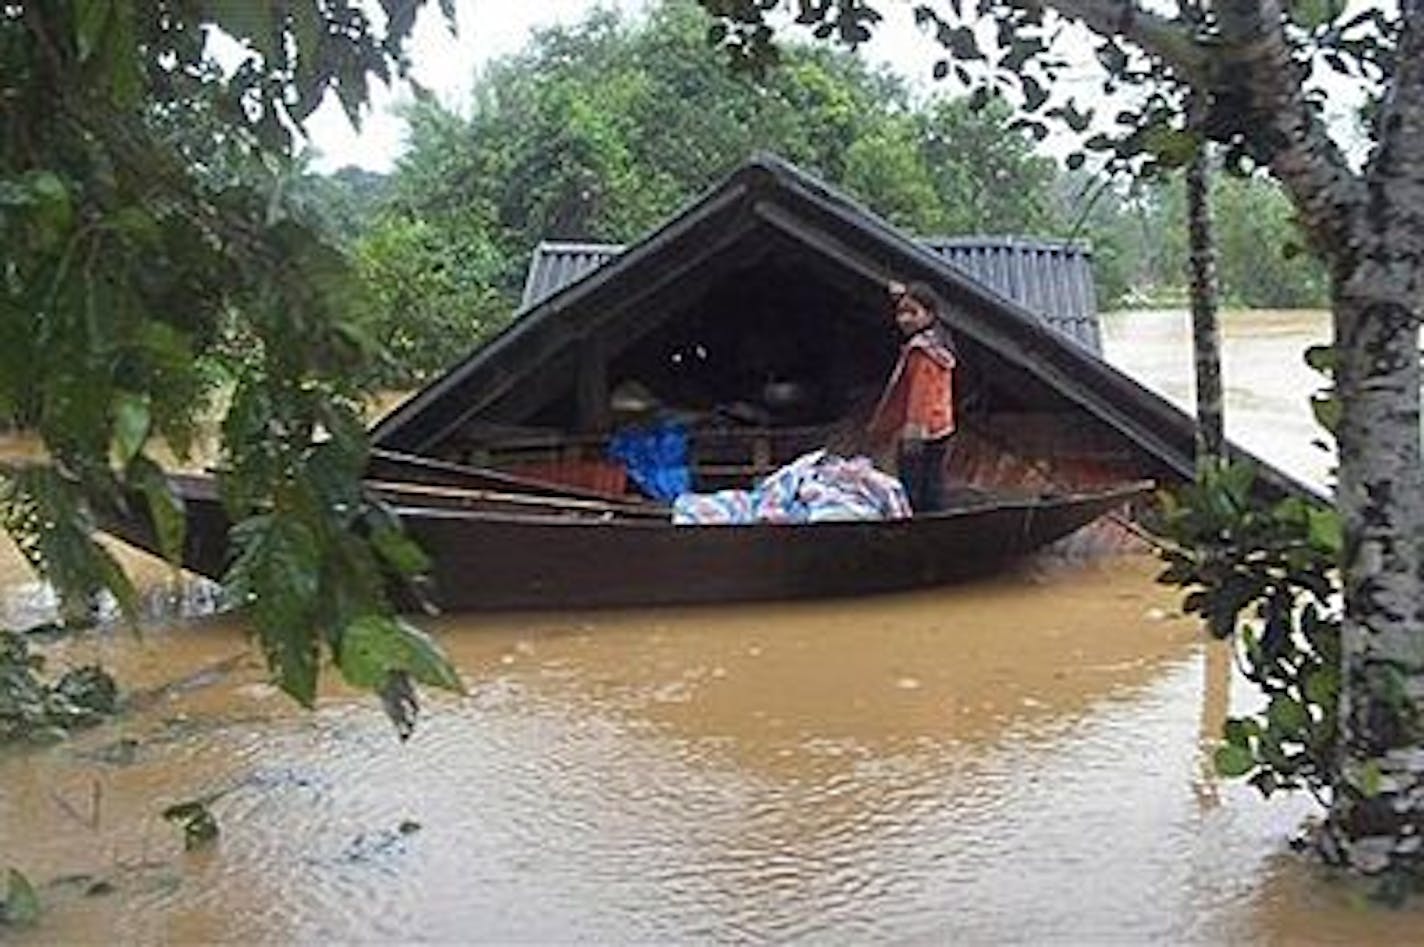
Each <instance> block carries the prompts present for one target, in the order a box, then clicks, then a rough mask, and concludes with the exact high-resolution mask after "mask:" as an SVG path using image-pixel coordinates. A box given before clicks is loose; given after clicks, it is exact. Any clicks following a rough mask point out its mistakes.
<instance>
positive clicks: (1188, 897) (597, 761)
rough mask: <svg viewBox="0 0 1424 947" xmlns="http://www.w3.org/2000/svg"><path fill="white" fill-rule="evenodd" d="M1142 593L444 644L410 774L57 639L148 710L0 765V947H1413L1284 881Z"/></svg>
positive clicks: (616, 617) (364, 740) (495, 622)
mask: <svg viewBox="0 0 1424 947" xmlns="http://www.w3.org/2000/svg"><path fill="white" fill-rule="evenodd" d="M1146 324H1147V323H1144V325H1146ZM1229 325H1230V324H1228V326H1229ZM1228 331H1230V330H1229V328H1228ZM1113 344H1114V345H1118V344H1119V342H1118V341H1115V342H1114V343H1113ZM1153 344H1154V343H1151V342H1150V341H1148V342H1145V343H1142V344H1141V345H1140V346H1139V348H1140V349H1141V350H1145V351H1151V350H1152V348H1153ZM1119 351H1122V349H1121V348H1119ZM1273 410H1277V411H1281V412H1286V411H1288V410H1290V409H1288V408H1286V407H1285V406H1283V405H1280V406H1277V407H1276V408H1275V409H1273ZM1268 413H1269V412H1268ZM628 566H629V568H636V567H637V564H636V563H629V564H628ZM144 568H146V569H148V570H149V572H148V573H147V574H148V580H149V581H150V582H153V583H158V584H160V585H161V584H162V583H163V582H166V581H170V579H169V577H168V574H167V572H166V570H164V568H163V567H162V566H158V565H155V564H152V562H151V560H150V561H148V564H147V565H145V566H144ZM17 570H18V563H17V561H16V560H14V559H8V560H7V559H3V558H0V589H4V590H6V592H4V593H0V594H9V592H10V591H12V590H14V589H16V588H25V587H27V586H26V579H25V577H24V576H23V575H22V574H20V573H19V572H18V571H17ZM1155 571H1156V567H1155V564H1154V563H1153V562H1151V561H1150V560H1147V559H1145V558H1127V559H1121V560H1116V561H1112V562H1109V563H1104V564H1100V565H1096V566H1088V567H1084V566H1081V565H1080V566H1071V565H1067V564H1058V565H1056V566H1053V567H1049V566H1047V565H1044V564H1040V565H1038V566H1036V567H1034V568H1032V569H1026V570H1024V571H1022V572H1020V573H1018V574H1014V575H1008V576H1004V577H1002V578H999V579H997V580H995V581H992V582H985V583H981V584H978V585H973V586H965V587H958V588H953V589H946V590H940V591H935V592H927V593H918V594H913V595H897V596H887V597H881V598H874V599H865V600H860V601H857V602H837V603H812V604H796V605H772V606H759V607H734V608H708V609H683V610H671V609H665V610H641V611H627V612H601V613H587V614H579V613H559V614H545V615H519V616H508V615H505V616H481V617H476V618H468V617H462V618H448V619H444V620H441V621H438V622H435V623H433V624H432V630H433V631H434V632H435V633H436V634H437V635H438V637H439V638H440V640H441V642H442V643H443V644H444V646H445V647H446V648H447V649H448V650H449V651H450V653H451V654H452V656H453V658H454V660H455V662H456V663H457V664H458V666H459V667H460V670H461V673H462V675H463V676H464V679H465V681H466V683H467V684H468V687H469V694H468V696H465V697H453V696H445V695H440V696H432V697H431V698H430V702H429V707H428V712H427V714H426V716H425V718H424V720H423V722H422V724H421V726H420V728H419V730H418V731H417V733H416V735H415V736H414V738H413V739H411V740H410V741H409V742H408V743H405V744H402V743H399V742H398V741H397V740H396V739H395V738H394V736H393V735H392V732H391V729H390V726H389V724H388V723H387V722H386V721H385V719H384V717H383V716H382V714H381V712H380V710H379V708H377V707H376V706H375V704H374V703H373V701H372V700H371V699H370V698H368V697H364V696H361V695H355V694H351V693H348V692H346V691H344V690H341V689H340V688H339V687H336V686H334V685H329V686H328V689H327V690H326V691H325V692H324V693H323V696H322V699H321V701H320V702H319V705H318V707H317V709H316V710H315V712H304V711H301V710H298V709H296V708H294V707H293V706H292V705H291V703H290V702H289V701H288V700H286V699H285V698H283V697H282V696H280V695H279V694H277V693H276V692H275V691H274V690H273V689H272V688H271V687H270V686H269V685H268V684H266V683H265V675H264V672H263V670H262V668H261V667H260V664H259V663H258V661H257V659H256V658H254V656H253V652H252V651H251V649H250V648H249V646H248V642H247V640H246V636H245V633H244V630H243V628H242V627H241V626H240V625H239V624H237V623H236V622H233V621H230V620H226V619H221V618H206V619H192V620H183V621H166V622H162V623H160V624H158V625H155V626H154V627H152V628H150V629H148V630H147V631H146V632H145V634H144V636H143V637H142V638H135V637H134V636H132V635H131V634H129V633H128V632H126V631H123V630H118V629H110V630H107V631H104V632H101V633H97V634H93V635H90V636H86V637H84V638H81V639H76V640H71V641H67V642H62V643H59V644H56V645H53V646H51V647H50V648H49V649H48V652H49V657H50V660H51V664H52V666H53V667H54V668H55V669H58V668H62V667H65V666H67V665H71V664H75V663H82V662H86V661H92V660H95V659H100V660H102V661H103V662H104V663H105V664H106V665H107V666H109V667H110V668H111V669H112V670H113V671H114V672H115V673H116V674H117V676H118V677H119V678H120V680H121V681H123V682H124V684H125V685H126V687H127V688H128V689H129V690H130V691H131V692H134V693H137V694H138V695H139V697H138V698H137V699H136V701H135V708H134V709H133V710H132V711H131V712H130V713H128V714H126V715H124V716H123V717H121V718H120V719H118V720H117V721H115V722H114V723H112V724H109V725H106V726H104V727H102V728H99V729H97V730H94V731H91V732H88V733H84V734H81V735H80V736H78V737H76V738H75V739H73V740H71V741H69V742H68V743H66V744H63V745H61V746H57V747H52V748H45V749H39V750H34V751H28V752H11V753H8V754H4V755H0V867H3V866H4V865H15V866H17V867H20V868H22V869H23V870H24V871H25V872H26V873H27V874H28V875H29V876H30V877H31V878H32V879H35V880H36V881H37V882H39V883H40V884H41V895H42V897H43V899H44V901H45V906H46V913H45V915H44V919H43V922H42V924H41V925H40V926H39V927H38V928H36V929H34V930H32V931H30V932H27V933H25V934H23V935H22V936H20V937H19V940H20V942H22V943H27V942H36V943H39V942H56V941H63V942H104V943H109V942H115V941H117V942H154V941H174V942H195V941H243V942H283V943H286V942H305V943H312V942H320V943H331V942H349V941H387V942H388V941H485V942H538V943H549V942H569V941H595V942H688V941H718V942H721V941H732V942H744V941H758V942H760V941H803V942H804V941H811V942H827V941H829V942H837V943H844V942H855V943H863V942H886V941H889V942H896V943H941V942H946V941H954V942H973V943H980V942H995V943H997V942H1001V941H1009V942H1028V943H1040V942H1054V943H1102V942H1130V943H1147V942H1163V941H1165V942H1169V943H1177V942H1208V943H1234V942H1253V943H1254V942H1266V943H1340V944H1346V943H1350V944H1353V943H1402V942H1409V941H1415V940H1418V939H1420V932H1421V931H1424V924H1421V922H1424V915H1421V913H1420V912H1418V911H1411V912H1403V913H1399V912H1388V911H1381V910H1378V909H1373V908H1370V907H1368V906H1365V905H1364V902H1363V901H1362V900H1361V899H1360V898H1359V896H1358V895H1357V894H1356V893H1355V892H1354V890H1353V889H1351V888H1349V887H1347V886H1342V885H1339V884H1332V883H1329V882H1328V881H1326V880H1325V879H1324V878H1323V877H1322V876H1321V875H1320V874H1319V873H1318V869H1316V868H1313V867H1312V866H1310V865H1309V864H1307V863H1305V862H1304V861H1302V860H1300V859H1299V858H1297V857H1296V856H1294V855H1292V854H1290V853H1289V852H1288V850H1287V847H1286V844H1285V840H1286V839H1287V837H1288V836H1289V835H1290V834H1291V833H1292V832H1293V831H1294V830H1295V829H1296V828H1297V827H1298V826H1299V825H1300V824H1301V821H1302V819H1304V818H1305V817H1306V816H1308V815H1309V814H1310V813H1311V806H1310V804H1309V803H1308V802H1306V801H1303V800H1299V799H1276V800H1272V801H1270V802H1265V801H1262V800H1260V799H1259V798H1257V797H1256V796H1255V795H1254V794H1253V793H1252V792H1250V791H1249V790H1246V789H1244V788H1242V787H1240V786H1236V785H1233V784H1227V785H1223V784H1219V783H1218V782H1217V781H1216V779H1215V778H1214V777H1212V776H1211V775H1210V772H1209V768H1208V767H1207V765H1206V763H1205V759H1206V755H1207V754H1208V753H1209V752H1210V749H1211V746H1212V738H1213V737H1214V735H1215V734H1216V733H1217V732H1219V728H1220V721H1221V718H1222V717H1223V715H1224V714H1225V713H1226V712H1227V709H1228V706H1235V707H1237V708H1238V709H1239V708H1241V707H1244V706H1247V704H1248V703H1249V701H1250V700H1251V695H1250V692H1249V690H1247V689H1245V688H1243V687H1242V686H1241V685H1240V684H1239V683H1235V684H1234V683H1233V682H1232V681H1231V678H1230V673H1229V661H1228V656H1227V654H1226V652H1225V651H1223V650H1221V648H1220V647H1219V646H1216V645H1207V644H1205V643H1203V641H1202V639H1201V636H1200V633H1199V631H1198V629H1197V628H1196V626H1195V624H1194V623H1193V622H1191V621H1189V620H1186V619H1184V618H1182V617H1180V616H1179V615H1178V614H1177V612H1176V603H1175V599H1174V597H1173V595H1172V594H1171V592H1170V591H1169V590H1166V589H1163V588H1162V587H1159V586H1157V585H1156V584H1154V583H1153V582H1152V577H1153V575H1154V574H1155ZM180 588H181V586H180ZM3 600H4V599H0V601H3ZM9 607H10V609H11V612H12V613H19V614H21V615H24V616H29V615H37V614H40V613H41V611H42V609H43V602H42V601H38V600H28V601H27V600H15V601H12V602H11V605H10V606H9ZM204 795H207V796H210V797H212V798H213V801H212V803H211V806H212V809H213V811H214V812H215V814H216V815H217V817H218V819H219V821H220V824H221V827H222V834H221V837H220V839H219V840H218V842H217V844H216V845H215V846H214V847H212V848H211V849H210V850H208V851H203V852H197V853H188V854H185V853H184V852H183V850H182V846H181V844H180V840H179V838H178V835H177V833H176V831H175V830H174V829H173V828H172V827H171V826H169V825H167V824H165V823H164V822H163V821H162V820H161V819H160V818H159V815H158V813H159V812H160V811H161V809H162V808H163V807H164V806H166V805H168V804H171V803H173V802H176V801H179V800H183V799H188V798H192V797H196V796H204ZM100 880H102V881H103V882H105V883H107V885H109V886H111V888H106V887H104V886H103V885H101V886H100V887H99V888H98V890H97V892H96V893H94V894H90V893H87V892H89V891H91V890H93V889H94V886H95V883H96V882H97V881H100Z"/></svg>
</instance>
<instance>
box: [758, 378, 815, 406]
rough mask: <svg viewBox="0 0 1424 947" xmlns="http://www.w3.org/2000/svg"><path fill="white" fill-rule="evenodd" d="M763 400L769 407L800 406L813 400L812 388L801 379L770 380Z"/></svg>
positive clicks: (762, 395) (762, 397)
mask: <svg viewBox="0 0 1424 947" xmlns="http://www.w3.org/2000/svg"><path fill="white" fill-rule="evenodd" d="M761 400H762V402H763V403H764V404H765V405H766V406H767V407H768V408H799V407H801V406H802V405H804V404H806V403H807V402H808V401H810V400H811V389H810V387H809V386H808V385H805V384H803V383H801V382H799V381H769V382H767V383H766V384H765V385H763V386H762V389H761Z"/></svg>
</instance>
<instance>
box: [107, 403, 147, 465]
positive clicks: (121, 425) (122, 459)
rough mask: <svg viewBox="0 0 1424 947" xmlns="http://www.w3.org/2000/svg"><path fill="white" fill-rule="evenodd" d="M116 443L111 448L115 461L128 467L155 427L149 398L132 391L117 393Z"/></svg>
mask: <svg viewBox="0 0 1424 947" xmlns="http://www.w3.org/2000/svg"><path fill="white" fill-rule="evenodd" d="M113 413H114V441H113V445H112V448H111V451H112V453H113V457H114V461H115V463H117V464H118V465H119V466H121V467H122V466H126V465H127V464H128V463H129V461H131V460H133V459H134V458H135V457H137V456H138V453H139V451H141V450H143V445H144V442H146V441H147V440H148V432H149V430H150V429H151V428H152V425H153V416H152V414H151V413H150V411H149V397H148V395H147V394H138V393H136V392H132V391H122V390H120V391H117V392H115V393H114V399H113Z"/></svg>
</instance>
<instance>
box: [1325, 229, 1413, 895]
mask: <svg viewBox="0 0 1424 947" xmlns="http://www.w3.org/2000/svg"><path fill="white" fill-rule="evenodd" d="M1376 213H1377V215H1378V216H1377V218H1376V220H1375V221H1371V222H1370V223H1369V224H1367V226H1371V227H1372V228H1378V229H1377V232H1376V233H1375V234H1374V235H1373V237H1374V238H1375V239H1374V240H1373V241H1371V242H1368V243H1363V245H1362V246H1361V247H1360V249H1361V252H1360V254H1359V255H1358V256H1357V257H1356V259H1357V260H1358V261H1359V263H1358V264H1357V265H1356V266H1355V268H1354V272H1353V273H1352V274H1350V276H1349V277H1348V278H1346V279H1343V280H1340V281H1338V282H1337V283H1336V286H1337V290H1336V292H1335V299H1334V311H1335V340H1336V341H1335V347H1336V352H1337V358H1338V367H1337V377H1336V389H1337V395H1338V397H1339V399H1340V403H1341V406H1342V414H1341V420H1340V429H1339V431H1338V432H1337V435H1338V442H1339V448H1340V468H1339V486H1338V488H1337V491H1338V493H1337V498H1336V502H1337V507H1338V509H1339V511H1340V514H1341V518H1342V522H1343V526H1344V536H1345V558H1344V562H1343V563H1342V566H1343V570H1344V580H1345V603H1346V607H1345V623H1344V628H1343V633H1342V634H1343V639H1342V642H1341V644H1342V652H1343V654H1342V666H1341V708H1340V709H1341V713H1340V721H1341V733H1340V739H1341V746H1340V753H1341V757H1340V763H1341V774H1342V777H1343V779H1342V780H1341V784H1340V785H1339V786H1337V787H1336V791H1335V796H1334V800H1333V804H1332V806H1331V811H1330V814H1329V818H1328V821H1327V825H1326V832H1325V833H1324V838H1325V841H1326V848H1327V853H1328V854H1332V855H1334V856H1335V857H1337V858H1339V859H1340V860H1341V861H1342V862H1344V863H1346V864H1349V865H1350V866H1352V867H1354V868H1356V869H1358V870H1360V871H1362V872H1365V873H1367V874H1376V873H1380V872H1385V871H1405V872H1413V873H1416V875H1417V873H1419V872H1421V871H1424V851H1421V848H1424V739H1421V737H1422V736H1424V729H1421V722H1424V715H1421V711H1424V574H1421V568H1424V557H1421V548H1420V547H1421V545H1424V473H1421V467H1420V462H1421V457H1420V453H1421V452H1420V407H1419V397H1420V363H1419V324H1420V323H1419V319H1420V315H1421V308H1424V299H1421V296H1422V295H1424V292H1421V291H1424V285H1421V278H1420V271H1421V270H1424V260H1414V261H1408V260H1402V259H1400V253H1399V247H1400V246H1401V245H1403V246H1407V245H1408V244H1409V242H1410V241H1409V237H1408V235H1406V234H1392V233H1391V231H1392V230H1393V226H1392V225H1391V223H1390V221H1391V220H1393V221H1395V223H1396V224H1397V223H1398V222H1399V221H1401V220H1404V219H1407V218H1408V217H1409V216H1410V215H1409V214H1407V213H1399V214H1391V213H1389V209H1388V208H1387V207H1382V208H1377V209H1376ZM1380 218H1383V219H1380Z"/></svg>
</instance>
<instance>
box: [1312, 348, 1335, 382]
mask: <svg viewBox="0 0 1424 947" xmlns="http://www.w3.org/2000/svg"><path fill="white" fill-rule="evenodd" d="M1339 363H1340V357H1339V355H1338V354H1337V353H1336V351H1335V347H1334V346H1333V345H1312V346H1310V347H1309V348H1307V349H1306V350H1305V364H1307V365H1309V366H1310V367H1311V368H1313V369H1315V370H1316V371H1318V372H1320V373H1322V374H1325V375H1329V374H1331V373H1333V372H1334V371H1335V366H1336V365H1338V364H1339Z"/></svg>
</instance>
